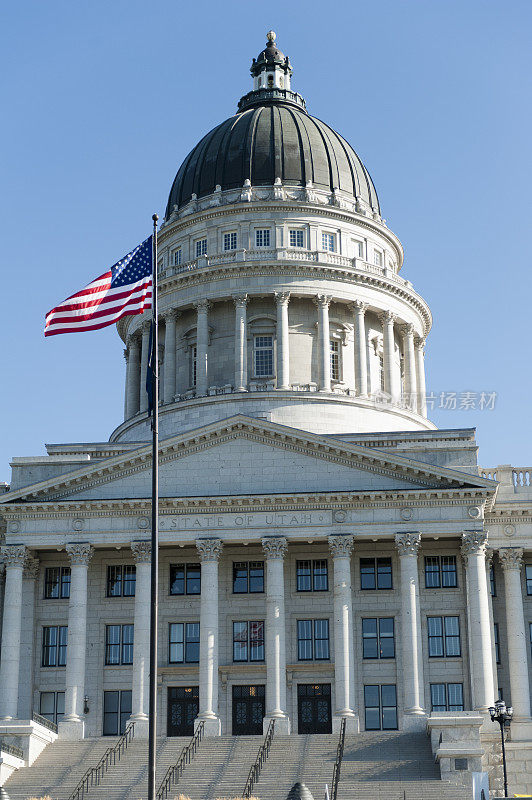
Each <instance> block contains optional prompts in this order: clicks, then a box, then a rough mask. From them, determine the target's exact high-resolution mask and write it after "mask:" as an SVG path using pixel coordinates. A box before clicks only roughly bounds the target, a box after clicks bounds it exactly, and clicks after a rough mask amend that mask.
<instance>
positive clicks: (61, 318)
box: [49, 290, 151, 327]
mask: <svg viewBox="0 0 532 800" xmlns="http://www.w3.org/2000/svg"><path fill="white" fill-rule="evenodd" d="M129 307H132V308H151V290H150V292H149V293H146V294H143V295H141V296H140V297H136V298H133V300H132V301H131V302H129V301H128V302H127V303H124V304H123V305H121V306H119V307H113V308H112V309H105V310H103V311H97V312H92V313H90V314H84V315H82V316H78V315H70V314H64V315H61V314H59V315H58V316H57V317H54V319H53V320H52V321H51V323H50V325H51V324H52V323H53V326H54V327H56V326H57V325H65V324H66V323H68V325H71V326H75V325H77V324H78V323H79V324H80V325H83V323H85V322H87V321H88V320H91V319H96V320H98V321H99V322H101V321H102V320H103V319H106V318H107V319H109V320H110V322H113V321H114V319H120V313H121V312H122V310H123V309H124V308H129ZM117 315H118V316H117ZM109 324H110V323H109ZM49 327H50V326H49Z"/></svg>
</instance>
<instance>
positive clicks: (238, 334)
mask: <svg viewBox="0 0 532 800" xmlns="http://www.w3.org/2000/svg"><path fill="white" fill-rule="evenodd" d="M247 302H248V296H247V294H241V295H237V296H236V297H233V303H234V304H235V392H247V390H248V326H247Z"/></svg>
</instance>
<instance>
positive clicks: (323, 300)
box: [313, 294, 332, 308]
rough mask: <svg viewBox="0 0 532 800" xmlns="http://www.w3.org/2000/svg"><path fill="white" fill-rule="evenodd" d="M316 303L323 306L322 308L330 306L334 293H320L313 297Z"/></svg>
mask: <svg viewBox="0 0 532 800" xmlns="http://www.w3.org/2000/svg"><path fill="white" fill-rule="evenodd" d="M313 299H314V303H315V304H316V305H317V306H321V308H329V306H330V305H331V301H332V295H330V294H318V295H317V296H316V297H314V298H313Z"/></svg>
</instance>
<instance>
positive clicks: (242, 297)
mask: <svg viewBox="0 0 532 800" xmlns="http://www.w3.org/2000/svg"><path fill="white" fill-rule="evenodd" d="M247 302H248V296H247V294H234V295H233V303H234V304H235V306H236V307H237V308H238V306H246V305H247Z"/></svg>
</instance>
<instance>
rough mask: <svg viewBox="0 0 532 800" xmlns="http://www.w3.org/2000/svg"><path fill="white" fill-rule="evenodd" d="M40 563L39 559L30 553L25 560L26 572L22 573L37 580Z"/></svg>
mask: <svg viewBox="0 0 532 800" xmlns="http://www.w3.org/2000/svg"><path fill="white" fill-rule="evenodd" d="M39 565H40V562H39V559H38V558H34V557H33V556H30V555H29V553H28V555H27V556H26V560H25V561H24V572H23V573H22V576H23V577H24V578H30V580H35V578H36V577H37V575H38V574H39Z"/></svg>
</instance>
